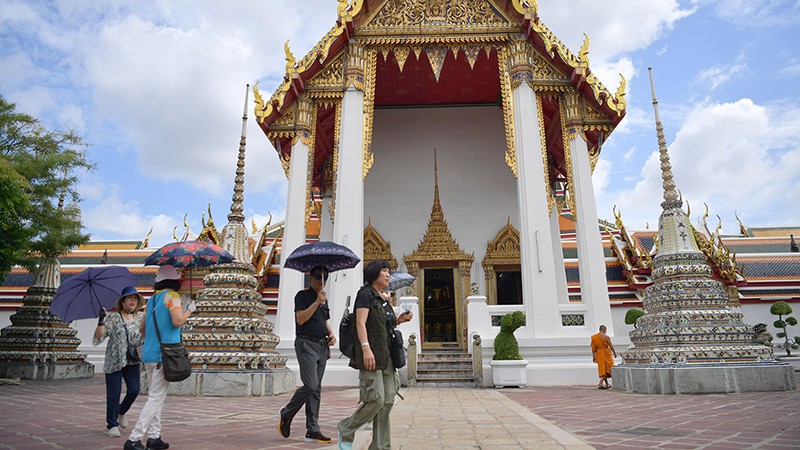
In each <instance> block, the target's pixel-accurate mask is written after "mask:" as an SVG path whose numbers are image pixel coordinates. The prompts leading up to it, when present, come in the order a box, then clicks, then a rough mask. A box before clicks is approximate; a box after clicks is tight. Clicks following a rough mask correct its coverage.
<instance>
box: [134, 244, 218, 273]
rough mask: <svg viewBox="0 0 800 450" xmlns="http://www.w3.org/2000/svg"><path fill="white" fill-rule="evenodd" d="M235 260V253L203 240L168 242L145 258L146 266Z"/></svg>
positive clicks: (200, 263) (202, 263) (204, 263)
mask: <svg viewBox="0 0 800 450" xmlns="http://www.w3.org/2000/svg"><path fill="white" fill-rule="evenodd" d="M231 261H233V255H231V254H230V253H228V252H227V251H226V250H225V249H223V248H222V247H220V246H219V245H215V244H212V243H210V242H201V241H180V242H173V243H171V244H167V245H165V246H163V247H161V248H159V249H158V250H156V251H154V252H153V254H152V255H150V256H148V257H147V259H146V260H144V265H145V266H165V265H167V264H169V265H172V266H175V267H205V266H213V265H214V264H225V263H229V262H231Z"/></svg>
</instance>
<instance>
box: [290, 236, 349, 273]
mask: <svg viewBox="0 0 800 450" xmlns="http://www.w3.org/2000/svg"><path fill="white" fill-rule="evenodd" d="M360 261H361V259H359V257H358V256H356V254H355V253H353V251H352V250H350V249H349V248H347V247H345V246H344V245H339V244H337V243H335V242H330V241H319V242H313V243H311V244H305V245H301V246H300V247H297V248H296V249H295V250H294V251H293V252H292V254H291V255H289V256H288V257H287V258H286V260H285V262H284V263H283V266H284V267H288V268H290V269H294V270H299V271H300V272H310V271H311V269H313V268H314V267H317V266H322V267H325V268H326V269H328V272H336V271H337V270H343V269H352V268H353V267H355V266H357V265H358V263H359V262H360Z"/></svg>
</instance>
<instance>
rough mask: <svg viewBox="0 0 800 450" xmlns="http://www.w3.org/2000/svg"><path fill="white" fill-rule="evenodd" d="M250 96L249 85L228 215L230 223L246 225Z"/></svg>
mask: <svg viewBox="0 0 800 450" xmlns="http://www.w3.org/2000/svg"><path fill="white" fill-rule="evenodd" d="M249 94H250V84H249V83H248V84H247V87H246V88H245V92H244V112H243V113H242V137H241V139H239V160H238V161H237V162H236V179H235V180H234V183H233V203H232V204H231V213H230V214H228V222H231V223H244V214H242V211H244V205H243V203H242V202H243V201H244V151H245V142H246V139H247V138H246V134H247V100H248V95H249Z"/></svg>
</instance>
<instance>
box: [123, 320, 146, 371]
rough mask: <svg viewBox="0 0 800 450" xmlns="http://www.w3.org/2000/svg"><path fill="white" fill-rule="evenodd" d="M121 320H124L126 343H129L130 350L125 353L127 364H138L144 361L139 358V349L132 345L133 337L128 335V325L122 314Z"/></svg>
mask: <svg viewBox="0 0 800 450" xmlns="http://www.w3.org/2000/svg"><path fill="white" fill-rule="evenodd" d="M119 318H120V319H121V320H122V328H123V329H124V330H125V342H127V343H128V350H127V351H126V352H125V360H126V363H127V364H136V363H138V362H139V361H141V360H142V358H141V357H140V356H139V348H138V347H136V346H135V345H133V344H131V336H130V335H129V334H128V325H127V324H126V323H125V319H124V318H123V317H122V313H119Z"/></svg>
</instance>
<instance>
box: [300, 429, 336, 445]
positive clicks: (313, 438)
mask: <svg viewBox="0 0 800 450" xmlns="http://www.w3.org/2000/svg"><path fill="white" fill-rule="evenodd" d="M303 440H304V441H306V442H319V443H320V444H330V443H331V441H333V439H331V438H329V437H328V436H325V435H324V434H322V433H320V432H319V431H313V432H311V433H306V437H305V438H303Z"/></svg>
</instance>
